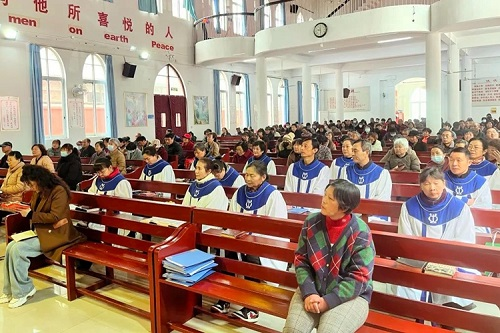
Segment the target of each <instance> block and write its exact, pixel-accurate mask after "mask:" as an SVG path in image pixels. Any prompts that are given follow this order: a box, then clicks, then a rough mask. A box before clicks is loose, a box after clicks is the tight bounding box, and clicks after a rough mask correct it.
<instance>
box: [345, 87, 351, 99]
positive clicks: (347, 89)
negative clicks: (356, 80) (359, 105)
mask: <svg viewBox="0 0 500 333" xmlns="http://www.w3.org/2000/svg"><path fill="white" fill-rule="evenodd" d="M350 93H351V90H350V89H349V88H344V98H347V97H349V94H350Z"/></svg>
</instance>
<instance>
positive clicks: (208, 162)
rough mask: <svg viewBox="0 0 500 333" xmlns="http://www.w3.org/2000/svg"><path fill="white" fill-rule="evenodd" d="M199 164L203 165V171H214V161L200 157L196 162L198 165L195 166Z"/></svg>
mask: <svg viewBox="0 0 500 333" xmlns="http://www.w3.org/2000/svg"><path fill="white" fill-rule="evenodd" d="M200 163H203V165H205V171H208V170H210V172H211V171H212V170H213V169H214V161H212V160H211V159H209V158H207V157H202V158H200V159H199V160H198V163H197V164H196V165H200Z"/></svg>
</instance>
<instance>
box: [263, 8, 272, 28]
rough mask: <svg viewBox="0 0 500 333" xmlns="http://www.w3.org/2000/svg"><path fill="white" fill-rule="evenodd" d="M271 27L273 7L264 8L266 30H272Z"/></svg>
mask: <svg viewBox="0 0 500 333" xmlns="http://www.w3.org/2000/svg"><path fill="white" fill-rule="evenodd" d="M271 26H272V25H271V6H265V7H264V28H265V29H267V28H270V27H271Z"/></svg>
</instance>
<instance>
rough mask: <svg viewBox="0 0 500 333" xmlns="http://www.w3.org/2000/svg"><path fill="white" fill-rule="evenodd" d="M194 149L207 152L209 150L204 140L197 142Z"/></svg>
mask: <svg viewBox="0 0 500 333" xmlns="http://www.w3.org/2000/svg"><path fill="white" fill-rule="evenodd" d="M194 150H199V151H204V152H205V153H207V151H208V150H207V146H205V144H204V143H202V142H198V143H197V144H195V145H194V147H193V151H194Z"/></svg>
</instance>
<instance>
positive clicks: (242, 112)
mask: <svg viewBox="0 0 500 333" xmlns="http://www.w3.org/2000/svg"><path fill="white" fill-rule="evenodd" d="M247 84H248V82H247V80H245V77H244V76H242V77H241V80H240V84H239V85H237V86H236V127H247V126H248V119H247V102H246V86H247Z"/></svg>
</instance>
